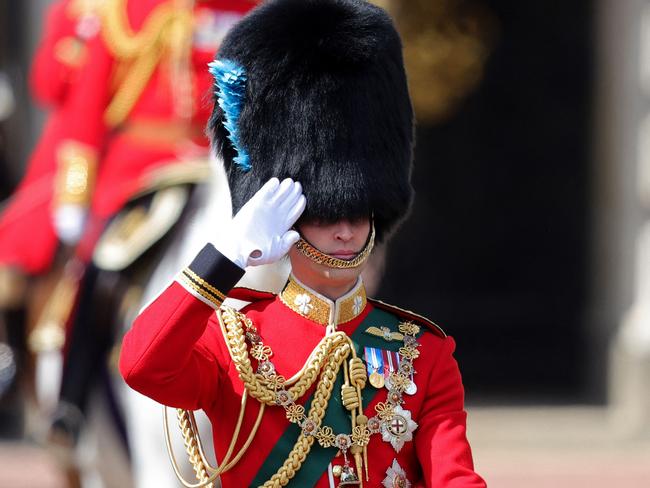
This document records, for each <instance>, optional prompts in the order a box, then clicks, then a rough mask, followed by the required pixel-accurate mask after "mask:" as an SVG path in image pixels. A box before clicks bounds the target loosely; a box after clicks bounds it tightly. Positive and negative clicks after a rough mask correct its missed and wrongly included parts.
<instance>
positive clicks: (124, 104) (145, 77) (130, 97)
mask: <svg viewBox="0 0 650 488" xmlns="http://www.w3.org/2000/svg"><path fill="white" fill-rule="evenodd" d="M178 3H179V4H177V3H176V2H172V1H170V2H167V3H163V4H161V5H159V6H157V7H156V8H155V9H153V11H152V12H151V13H150V14H149V16H148V17H147V20H146V21H145V23H144V25H143V26H142V28H141V29H140V30H139V31H138V32H137V33H136V32H134V31H133V29H132V28H131V25H130V23H129V17H128V14H127V10H126V0H108V1H107V3H106V5H105V6H104V9H103V12H102V13H103V15H102V37H103V39H104V42H105V43H106V46H107V47H108V49H109V50H110V51H111V52H112V54H113V55H114V56H115V57H116V58H117V59H118V60H119V61H120V62H121V63H122V66H120V67H121V68H122V71H121V72H120V73H118V75H119V74H123V75H124V76H123V78H121V79H120V80H119V86H118V87H117V90H116V92H115V94H114V95H113V98H112V99H111V102H110V104H109V105H108V107H107V108H106V111H105V112H104V120H105V122H106V123H107V124H108V125H109V126H110V127H115V126H117V125H119V124H121V123H122V122H124V120H125V119H126V117H127V116H128V114H129V112H130V111H131V109H132V108H133V106H134V105H135V103H136V102H137V100H138V98H139V96H140V94H141V93H142V91H143V90H144V88H145V86H146V85H147V83H148V82H149V80H150V79H151V76H152V75H153V72H154V71H155V69H156V67H157V66H158V65H159V63H160V61H161V59H162V57H163V55H164V54H165V52H166V51H167V50H170V49H171V50H174V47H175V45H177V44H179V43H180V44H186V42H185V41H186V40H187V39H189V38H191V33H192V27H193V17H192V10H191V8H190V7H191V4H192V3H193V2H185V3H187V4H188V5H185V6H184V5H183V4H180V2H178ZM118 71H119V70H118Z"/></svg>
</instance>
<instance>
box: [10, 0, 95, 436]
mask: <svg viewBox="0 0 650 488" xmlns="http://www.w3.org/2000/svg"><path fill="white" fill-rule="evenodd" d="M100 4H101V0H94V1H90V0H86V1H80V0H63V1H58V2H55V3H53V4H52V5H51V6H50V8H49V10H48V13H47V16H46V20H45V27H44V35H43V38H42V40H41V42H40V44H39V46H38V47H37V50H36V53H35V56H34V59H33V62H32V69H31V79H30V81H31V91H32V94H33V97H34V98H35V99H36V100H37V101H38V102H39V103H41V104H42V105H44V106H46V107H47V108H49V109H50V111H51V112H50V116H49V118H48V120H47V122H46V124H45V127H44V129H43V132H42V134H41V136H40V139H39V141H38V143H37V145H36V147H35V148H34V150H33V152H32V154H31V156H30V159H29V161H28V164H27V171H26V173H25V175H24V177H23V179H22V181H21V182H20V184H19V186H18V188H17V189H16V190H15V192H14V194H13V195H12V196H11V198H10V200H9V202H8V204H7V206H6V208H5V209H4V212H3V213H2V215H0V322H2V323H0V328H2V329H3V334H5V335H6V337H7V340H8V342H9V344H10V346H11V348H12V349H13V350H14V351H15V352H16V353H18V363H19V365H20V366H22V367H23V368H19V369H23V370H24V369H25V368H24V366H25V363H24V360H25V357H24V349H25V348H24V344H25V327H26V325H25V323H26V315H27V313H26V311H27V305H28V303H27V302H28V301H30V302H31V303H32V305H34V303H33V302H34V300H32V298H33V296H34V295H37V296H38V295H39V293H35V294H34V293H32V294H31V297H28V296H27V294H26V290H27V288H26V286H27V283H28V281H32V283H31V285H37V284H38V285H42V284H43V280H42V279H39V277H42V276H43V275H44V274H46V273H47V272H48V271H49V270H50V269H51V268H52V266H53V263H54V257H55V253H56V250H57V247H58V244H59V242H60V241H61V242H63V243H64V244H71V243H72V242H73V240H72V239H71V236H70V235H69V233H67V232H66V229H65V227H64V226H63V225H62V224H63V223H64V222H63V221H62V219H61V216H60V215H57V207H56V206H54V205H53V201H54V198H55V197H54V195H55V186H56V184H55V181H56V180H57V162H56V159H57V158H56V147H57V144H58V142H59V141H60V140H61V137H62V134H63V129H64V128H65V127H66V124H67V123H68V121H67V120H66V117H68V116H67V115H66V113H65V110H64V107H65V106H66V104H67V103H69V101H70V99H71V94H72V93H73V89H74V88H73V87H74V86H75V84H76V83H77V79H78V77H79V72H80V71H81V70H82V69H83V68H84V66H85V65H86V63H87V62H88V43H89V42H91V40H92V39H94V38H95V37H96V36H97V35H98V33H99V15H98V10H99V6H100ZM55 222H57V223H58V224H59V226H58V227H57V226H56V225H55ZM37 288H38V286H37ZM32 290H33V288H32ZM21 428H22V427H21Z"/></svg>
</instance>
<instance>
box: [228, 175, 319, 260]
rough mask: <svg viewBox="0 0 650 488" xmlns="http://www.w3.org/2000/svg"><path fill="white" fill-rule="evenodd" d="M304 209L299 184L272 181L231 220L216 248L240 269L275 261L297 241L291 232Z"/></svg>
mask: <svg viewBox="0 0 650 488" xmlns="http://www.w3.org/2000/svg"><path fill="white" fill-rule="evenodd" d="M305 205H306V200H305V196H304V195H303V194H302V186H301V185H300V183H298V182H297V181H293V180H292V179H290V178H287V179H285V180H284V181H282V183H280V181H279V180H278V179H277V178H271V179H270V180H269V181H267V182H266V184H265V185H264V186H263V187H262V188H260V189H259V190H258V191H257V193H255V195H253V197H252V198H251V199H250V200H249V201H248V202H246V204H245V205H244V206H243V207H242V208H241V210H240V211H239V212H237V215H235V216H234V217H233V219H232V222H231V223H230V226H229V228H228V229H227V231H226V232H224V233H223V234H222V235H221V236H220V237H219V239H218V242H217V243H216V247H217V248H218V249H219V250H220V251H221V252H222V253H223V254H224V255H225V256H226V257H227V258H228V259H230V260H231V261H232V262H234V263H235V264H237V265H238V266H239V267H240V268H242V269H243V268H245V267H246V266H259V265H261V264H269V263H273V262H275V261H278V260H279V259H280V258H282V256H284V255H285V254H286V253H287V252H288V251H289V249H290V248H291V246H293V245H294V244H295V243H296V242H297V241H298V239H299V238H300V236H299V234H298V233H297V232H296V231H294V230H290V229H291V227H292V226H293V224H294V223H295V222H296V221H297V220H298V218H299V217H300V215H301V214H302V212H303V211H304V210H305Z"/></svg>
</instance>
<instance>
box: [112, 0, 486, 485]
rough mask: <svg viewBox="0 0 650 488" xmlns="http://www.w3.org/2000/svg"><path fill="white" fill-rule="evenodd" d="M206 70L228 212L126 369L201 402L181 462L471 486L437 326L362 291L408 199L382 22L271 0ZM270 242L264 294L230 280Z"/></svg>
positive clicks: (311, 1) (150, 391)
mask: <svg viewBox="0 0 650 488" xmlns="http://www.w3.org/2000/svg"><path fill="white" fill-rule="evenodd" d="M212 71H213V74H214V75H215V78H216V92H217V103H216V104H215V109H214V111H213V114H212V117H211V121H210V124H209V132H210V135H211V137H212V142H213V146H214V148H215V151H216V153H217V154H219V155H220V156H221V157H222V158H223V160H224V163H225V164H226V167H227V168H228V171H229V182H230V186H231V193H232V200H233V209H234V212H235V217H234V218H233V219H232V222H231V223H230V224H228V225H224V226H221V227H219V228H215V231H214V240H213V243H209V244H207V245H206V246H205V247H204V249H203V250H202V251H201V252H200V253H199V254H198V255H197V256H196V258H195V259H194V261H193V262H192V263H191V264H190V265H189V266H188V267H187V268H185V269H184V270H182V271H181V273H180V274H179V275H178V278H177V279H176V280H175V281H174V282H173V283H172V284H171V285H170V286H169V287H168V288H167V289H166V290H165V291H164V292H163V293H162V294H161V295H160V296H159V297H158V298H157V299H156V300H154V301H153V302H152V303H151V304H150V305H149V306H148V307H146V308H145V309H144V310H143V311H142V312H141V314H140V315H139V316H138V317H137V319H136V320H135V322H134V324H133V327H132V329H131V330H130V332H129V333H128V334H127V335H126V337H125V339H124V342H123V346H122V352H121V357H120V370H121V372H122V375H123V376H124V378H125V380H126V382H127V383H128V384H129V385H130V386H132V387H133V388H135V389H136V390H138V391H140V392H142V393H144V394H145V395H148V396H150V397H151V398H154V399H155V400H157V401H159V402H161V403H163V404H165V405H170V406H173V407H177V408H181V409H187V410H196V409H203V410H204V411H205V412H206V414H207V416H208V417H209V418H210V420H211V422H212V426H213V441H214V446H215V451H216V453H217V458H218V460H219V468H218V469H213V468H211V467H210V466H209V465H208V464H207V463H206V462H203V461H200V462H197V465H198V469H197V473H198V477H199V479H200V480H201V481H202V482H204V483H208V482H210V481H211V480H213V479H215V477H216V476H217V475H219V474H220V475H221V482H222V486H224V487H226V488H227V487H229V486H233V487H234V486H236V487H239V486H286V485H288V484H289V485H291V486H297V487H305V486H322V487H333V486H363V485H364V484H365V485H366V486H381V485H383V486H385V487H410V486H429V487H452V488H461V487H462V488H482V487H485V482H484V481H483V480H482V479H481V477H480V476H479V475H477V474H476V473H475V472H474V469H473V463H472V457H471V451H470V447H469V445H468V442H467V439H466V433H465V432H466V427H465V425H466V413H465V411H464V404H463V387H462V382H461V378H460V374H459V370H458V366H457V364H456V362H455V360H454V359H453V356H452V353H453V350H454V341H453V339H451V338H450V337H448V336H446V335H445V333H444V332H443V331H442V330H441V329H440V328H439V327H438V326H436V325H435V324H434V323H433V322H431V321H429V320H427V319H425V318H423V317H421V316H418V315H416V314H413V313H411V312H408V311H404V310H401V309H399V308H396V307H393V306H390V305H386V304H384V303H382V302H379V301H375V300H371V299H369V298H368V297H367V296H366V293H365V289H364V286H363V282H362V280H361V279H360V273H361V270H362V269H363V267H364V264H365V263H366V259H367V257H368V255H369V254H370V252H371V251H372V248H373V245H374V243H375V241H381V240H383V239H385V238H386V236H387V234H388V233H389V232H390V230H391V229H393V228H394V227H395V225H396V224H397V222H398V221H399V220H400V219H401V218H402V217H404V215H405V214H406V213H407V211H408V208H409V205H410V202H411V199H412V187H411V184H410V173H411V162H412V138H413V124H412V110H411V105H410V100H409V96H408V90H407V87H406V76H405V73H404V68H403V62H402V55H401V44H400V40H399V36H398V35H397V33H396V31H395V29H394V27H393V25H392V22H391V20H390V18H389V17H388V16H387V14H386V13H385V12H384V11H383V10H381V9H379V8H378V7H374V6H372V5H370V4H368V3H367V2H364V1H361V0H271V1H270V2H268V3H266V4H264V5H263V6H261V7H259V8H258V9H256V10H255V11H253V12H252V13H251V14H249V16H247V17H246V18H245V19H244V20H242V21H241V22H240V23H239V24H238V25H237V26H235V27H234V28H233V30H232V31H231V33H230V34H229V35H228V36H227V38H226V39H225V40H224V43H223V45H222V48H221V50H220V52H219V55H218V59H217V60H216V61H215V62H214V63H213V64H212ZM276 177H277V178H276ZM280 179H282V181H280ZM286 254H288V255H289V259H290V261H291V266H292V274H291V276H290V278H289V280H288V282H287V284H286V286H285V288H284V290H283V291H282V292H281V293H280V294H279V295H277V296H276V295H273V294H268V293H262V292H256V291H254V290H250V289H241V288H233V286H234V285H235V283H236V282H237V281H238V280H239V279H240V278H241V276H242V275H243V274H244V272H245V269H246V268H247V267H250V266H257V265H261V264H266V263H270V262H274V261H277V260H279V259H281V258H282V257H283V256H285V255H286ZM226 298H233V299H238V300H243V301H245V302H248V303H249V304H248V305H247V306H245V307H244V308H243V309H242V310H241V311H237V310H235V309H233V308H230V307H228V306H225V305H223V301H224V300H225V299H226ZM195 460H196V459H195ZM195 467H196V466H195Z"/></svg>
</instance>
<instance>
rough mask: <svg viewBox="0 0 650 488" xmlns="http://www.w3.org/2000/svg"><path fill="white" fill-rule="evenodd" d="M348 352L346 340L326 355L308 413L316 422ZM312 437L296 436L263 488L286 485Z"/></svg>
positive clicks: (302, 459) (324, 410)
mask: <svg viewBox="0 0 650 488" xmlns="http://www.w3.org/2000/svg"><path fill="white" fill-rule="evenodd" d="M349 354H350V346H349V344H347V342H346V343H344V344H342V345H341V346H340V347H338V348H336V350H335V351H334V352H333V354H331V355H330V356H329V357H328V361H327V364H326V365H325V367H324V368H323V371H322V373H321V376H320V380H319V382H318V386H317V387H316V392H315V393H314V398H313V400H312V403H311V408H310V409H309V414H308V417H309V418H311V419H312V420H314V421H315V422H317V423H318V424H320V423H321V421H322V420H323V417H325V412H326V411H327V404H328V402H329V399H330V397H331V396H332V389H333V388H334V382H335V381H336V376H337V374H338V372H339V369H340V367H341V364H343V363H344V362H345V360H346V359H347V357H348V355H349ZM314 439H315V438H314V437H313V436H308V435H305V434H304V433H301V434H300V435H299V436H298V440H297V441H296V444H295V445H294V446H293V449H292V450H291V452H290V453H289V456H288V457H287V459H286V460H285V461H284V463H283V464H282V466H281V467H280V469H278V471H277V472H276V473H275V474H274V475H273V476H271V479H269V480H268V481H267V482H266V483H264V484H263V485H262V486H263V487H264V488H271V487H273V488H277V487H280V486H286V485H287V484H288V483H289V481H290V480H291V479H292V478H293V477H294V476H295V475H296V472H297V471H298V470H299V469H300V467H301V466H302V463H303V462H304V461H305V459H306V458H307V455H308V454H309V451H310V450H311V447H312V445H313V444H314Z"/></svg>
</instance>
